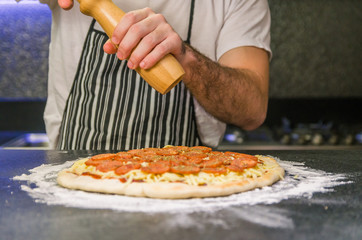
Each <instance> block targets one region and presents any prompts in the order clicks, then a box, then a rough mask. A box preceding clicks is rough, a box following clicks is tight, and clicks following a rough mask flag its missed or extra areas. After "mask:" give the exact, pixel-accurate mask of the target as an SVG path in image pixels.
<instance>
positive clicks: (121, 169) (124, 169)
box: [114, 163, 141, 175]
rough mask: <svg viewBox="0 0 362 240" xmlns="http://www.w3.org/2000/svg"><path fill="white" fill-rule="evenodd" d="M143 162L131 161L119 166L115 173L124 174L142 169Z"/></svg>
mask: <svg viewBox="0 0 362 240" xmlns="http://www.w3.org/2000/svg"><path fill="white" fill-rule="evenodd" d="M140 168H141V164H139V163H129V164H126V165H123V166H120V167H118V168H117V169H116V170H114V172H115V174H117V175H124V174H126V173H128V172H129V171H132V170H135V169H140Z"/></svg>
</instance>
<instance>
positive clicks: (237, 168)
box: [227, 165, 245, 172]
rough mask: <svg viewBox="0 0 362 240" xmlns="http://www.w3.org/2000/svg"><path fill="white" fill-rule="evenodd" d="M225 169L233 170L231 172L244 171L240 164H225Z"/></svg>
mask: <svg viewBox="0 0 362 240" xmlns="http://www.w3.org/2000/svg"><path fill="white" fill-rule="evenodd" d="M227 169H229V170H230V171H233V172H242V171H244V169H245V168H244V167H242V166H238V165H230V166H227Z"/></svg>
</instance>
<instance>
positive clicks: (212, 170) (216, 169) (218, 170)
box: [201, 166, 226, 174]
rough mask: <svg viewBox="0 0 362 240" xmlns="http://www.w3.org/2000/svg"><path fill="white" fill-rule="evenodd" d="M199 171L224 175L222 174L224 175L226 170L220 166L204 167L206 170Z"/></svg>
mask: <svg viewBox="0 0 362 240" xmlns="http://www.w3.org/2000/svg"><path fill="white" fill-rule="evenodd" d="M201 171H202V172H206V173H217V174H224V173H226V168H225V167H223V166H221V167H206V168H202V169H201Z"/></svg>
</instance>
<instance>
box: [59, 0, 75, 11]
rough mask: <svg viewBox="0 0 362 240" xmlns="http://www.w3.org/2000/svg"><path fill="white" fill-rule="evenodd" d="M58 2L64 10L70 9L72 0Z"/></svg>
mask: <svg viewBox="0 0 362 240" xmlns="http://www.w3.org/2000/svg"><path fill="white" fill-rule="evenodd" d="M58 4H59V6H60V7H61V8H63V9H64V10H70V9H71V8H72V7H73V0H58Z"/></svg>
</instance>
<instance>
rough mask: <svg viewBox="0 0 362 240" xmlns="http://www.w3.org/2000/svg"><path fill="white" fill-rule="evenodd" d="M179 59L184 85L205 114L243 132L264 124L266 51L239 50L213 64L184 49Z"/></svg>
mask: <svg viewBox="0 0 362 240" xmlns="http://www.w3.org/2000/svg"><path fill="white" fill-rule="evenodd" d="M178 59H179V61H180V62H181V64H182V65H183V67H184V69H185V71H186V76H185V77H184V79H183V82H184V83H185V85H186V86H187V88H188V89H189V90H190V91H191V93H192V94H193V96H195V98H196V99H197V100H198V102H199V103H200V104H201V105H202V106H203V107H204V108H205V110H206V111H207V112H209V113H210V114H211V115H213V116H215V117H216V118H218V119H219V120H221V121H223V122H226V123H229V124H234V125H236V126H239V127H241V128H243V129H246V130H252V129H255V128H257V127H258V126H260V125H261V124H262V123H263V121H264V120H265V116H266V112H267V104H268V82H269V60H268V54H267V52H266V51H264V50H262V49H259V48H255V47H239V48H235V49H232V50H230V51H228V52H226V53H225V54H224V55H223V56H222V57H221V58H220V60H219V62H213V61H212V60H210V59H208V58H206V57H205V56H203V55H202V54H200V53H198V52H197V51H196V50H194V49H193V48H192V47H190V46H186V48H185V51H184V54H182V56H178Z"/></svg>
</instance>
